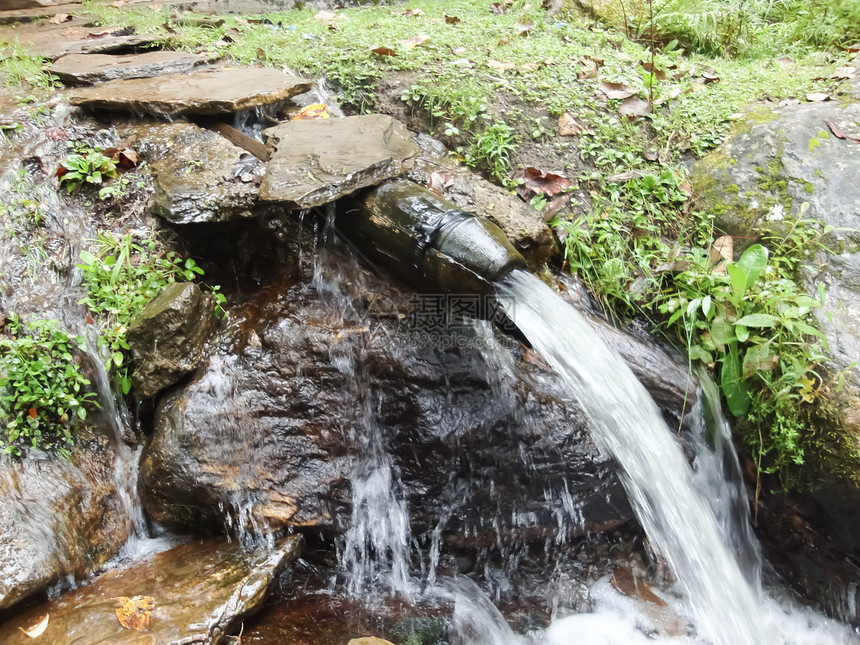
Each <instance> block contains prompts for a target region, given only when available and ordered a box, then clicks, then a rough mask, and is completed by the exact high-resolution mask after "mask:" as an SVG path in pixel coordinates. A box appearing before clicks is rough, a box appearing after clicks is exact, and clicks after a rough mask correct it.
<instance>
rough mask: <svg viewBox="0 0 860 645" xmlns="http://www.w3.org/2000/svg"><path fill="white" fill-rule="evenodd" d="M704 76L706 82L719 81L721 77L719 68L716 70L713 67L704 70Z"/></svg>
mask: <svg viewBox="0 0 860 645" xmlns="http://www.w3.org/2000/svg"><path fill="white" fill-rule="evenodd" d="M702 78H704V79H705V83H719V82H720V77H719V75H718V74H717V70H715V69H713V68H711V67H706V68H705V69H704V70H703V71H702Z"/></svg>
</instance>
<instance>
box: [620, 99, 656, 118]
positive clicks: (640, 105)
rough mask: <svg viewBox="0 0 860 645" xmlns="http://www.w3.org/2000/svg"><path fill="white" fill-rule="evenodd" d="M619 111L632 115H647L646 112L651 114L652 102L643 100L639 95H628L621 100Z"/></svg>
mask: <svg viewBox="0 0 860 645" xmlns="http://www.w3.org/2000/svg"><path fill="white" fill-rule="evenodd" d="M618 113H619V114H622V115H624V116H630V117H637V116H645V115H646V114H651V104H650V103H649V102H648V101H643V100H642V99H640V98H639V97H638V96H628V97H627V98H626V99H624V100H623V101H621V105H620V106H619V107H618Z"/></svg>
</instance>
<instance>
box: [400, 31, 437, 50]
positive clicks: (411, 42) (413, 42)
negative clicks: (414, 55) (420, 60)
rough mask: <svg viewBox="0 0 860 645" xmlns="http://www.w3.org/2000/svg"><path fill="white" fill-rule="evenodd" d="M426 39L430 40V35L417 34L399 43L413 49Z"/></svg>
mask: <svg viewBox="0 0 860 645" xmlns="http://www.w3.org/2000/svg"><path fill="white" fill-rule="evenodd" d="M428 40H430V36H425V35H424V34H418V35H417V36H412V38H407V39H406V40H402V41H400V44H401V45H403V46H404V47H405V48H406V49H415V48H416V47H418V45H423V44H424V43H426V42H427V41H428Z"/></svg>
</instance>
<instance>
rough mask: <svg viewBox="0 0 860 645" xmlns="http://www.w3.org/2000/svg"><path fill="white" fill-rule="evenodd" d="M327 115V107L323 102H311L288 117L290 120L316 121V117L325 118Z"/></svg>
mask: <svg viewBox="0 0 860 645" xmlns="http://www.w3.org/2000/svg"><path fill="white" fill-rule="evenodd" d="M328 117H329V115H328V108H327V107H326V104H325V103H312V104H311V105H306V106H305V107H303V108H302V109H301V110H299V112H298V114H296V116H294V117H293V118H292V119H290V121H316V120H317V119H327V118H328Z"/></svg>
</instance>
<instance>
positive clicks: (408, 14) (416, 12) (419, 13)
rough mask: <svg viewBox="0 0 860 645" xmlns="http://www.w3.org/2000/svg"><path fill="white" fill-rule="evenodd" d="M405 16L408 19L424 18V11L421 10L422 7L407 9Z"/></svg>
mask: <svg viewBox="0 0 860 645" xmlns="http://www.w3.org/2000/svg"><path fill="white" fill-rule="evenodd" d="M403 15H404V16H406V17H407V18H410V17H412V16H423V15H424V9H421V8H420V7H416V8H415V9H407V10H406V13H404V14H403Z"/></svg>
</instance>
